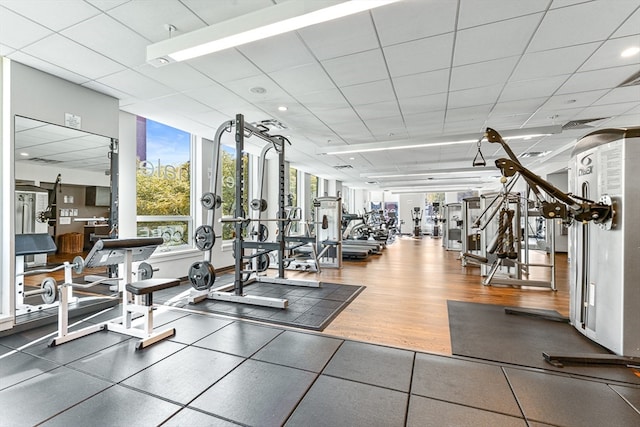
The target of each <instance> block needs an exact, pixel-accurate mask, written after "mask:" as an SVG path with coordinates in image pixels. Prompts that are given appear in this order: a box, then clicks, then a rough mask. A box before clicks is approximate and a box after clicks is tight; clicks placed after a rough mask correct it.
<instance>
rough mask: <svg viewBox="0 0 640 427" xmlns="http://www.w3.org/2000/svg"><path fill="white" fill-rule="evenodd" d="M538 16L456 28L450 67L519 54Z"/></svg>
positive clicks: (537, 14)
mask: <svg viewBox="0 0 640 427" xmlns="http://www.w3.org/2000/svg"><path fill="white" fill-rule="evenodd" d="M541 17H542V14H541V13H536V14H533V15H527V16H523V17H521V18H515V19H509V20H507V21H500V22H496V23H492V24H486V25H482V26H479V27H473V28H469V29H467V30H461V31H458V34H457V36H456V44H455V54H454V58H453V64H454V66H457V65H464V64H472V63H475V62H484V61H488V60H491V59H498V58H505V57H508V56H513V55H521V54H522V53H523V52H524V50H525V48H526V47H527V44H528V43H529V40H530V39H531V36H532V34H533V32H534V31H535V29H536V27H537V26H538V24H539V22H540V19H541Z"/></svg>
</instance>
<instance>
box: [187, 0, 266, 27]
mask: <svg viewBox="0 0 640 427" xmlns="http://www.w3.org/2000/svg"><path fill="white" fill-rule="evenodd" d="M181 2H182V3H184V4H185V5H186V6H187V7H188V8H189V9H191V10H192V11H193V12H195V13H196V14H197V15H198V16H199V17H200V19H202V20H204V21H205V22H206V23H207V25H213V24H217V23H219V22H222V21H227V20H229V19H231V18H235V17H237V16H241V15H246V14H248V13H251V12H255V11H258V10H260V9H263V8H265V7H269V6H273V1H272V0H251V1H238V0H215V2H216V3H215V7H212V4H211V0H181Z"/></svg>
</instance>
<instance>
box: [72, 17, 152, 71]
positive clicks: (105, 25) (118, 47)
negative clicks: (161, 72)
mask: <svg viewBox="0 0 640 427" xmlns="http://www.w3.org/2000/svg"><path fill="white" fill-rule="evenodd" d="M61 34H62V35H63V36H65V37H67V38H69V39H71V40H82V43H81V44H82V45H83V46H86V47H88V48H89V49H92V50H94V51H96V52H98V53H100V54H102V55H104V56H106V57H109V58H111V59H113V60H115V61H117V62H119V63H121V64H124V65H126V66H127V67H136V66H138V65H140V64H144V63H146V61H147V57H146V55H147V53H146V48H147V45H148V44H149V41H148V40H146V39H145V38H143V37H141V36H140V35H138V34H136V33H134V32H133V31H131V30H130V29H129V28H127V27H125V26H124V25H122V24H120V23H118V22H117V21H116V20H114V19H112V18H110V17H108V16H106V15H98V16H95V17H93V18H90V19H87V20H86V21H83V22H81V23H79V24H77V25H74V26H72V27H69V28H67V29H66V30H64V31H62V32H61ZM123 46H126V47H127V48H126V49H123V48H122V47H123Z"/></svg>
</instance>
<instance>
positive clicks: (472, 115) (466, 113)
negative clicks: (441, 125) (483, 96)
mask: <svg viewBox="0 0 640 427" xmlns="http://www.w3.org/2000/svg"><path fill="white" fill-rule="evenodd" d="M492 107H493V104H485V105H476V106H473V107H463V108H451V109H448V110H447V115H446V118H445V120H446V122H445V123H449V122H460V121H465V120H468V121H472V120H473V121H476V120H482V121H484V120H486V119H487V116H488V115H489V112H490V111H491V108H492Z"/></svg>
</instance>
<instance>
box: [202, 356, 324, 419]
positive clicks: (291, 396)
mask: <svg viewBox="0 0 640 427" xmlns="http://www.w3.org/2000/svg"><path fill="white" fill-rule="evenodd" d="M315 377H316V374H313V373H311V372H307V371H301V370H298V369H293V368H288V367H286V366H278V365H272V364H270V363H265V362H260V361H256V360H247V361H246V362H244V363H243V364H242V365H240V366H238V367H237V368H236V369H235V370H234V371H233V372H231V373H230V374H229V375H227V376H226V377H224V378H223V379H221V380H220V381H218V382H217V383H216V384H215V385H214V386H213V387H211V388H210V389H209V390H207V391H206V392H204V394H202V395H201V396H200V397H198V398H197V399H196V400H194V401H193V402H192V403H191V404H190V405H189V406H192V407H194V408H198V409H201V410H203V411H207V412H210V413H213V414H216V415H219V416H221V417H223V418H225V419H229V420H233V421H236V422H239V423H242V424H248V425H251V426H260V427H268V426H280V425H281V424H282V423H283V422H284V421H285V420H286V419H287V417H288V416H289V414H291V412H292V411H293V409H294V408H295V407H296V405H297V403H298V401H299V400H300V399H301V398H302V396H303V395H304V393H305V392H306V391H307V389H308V388H309V386H310V385H311V383H312V382H313V380H314V379H315Z"/></svg>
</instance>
